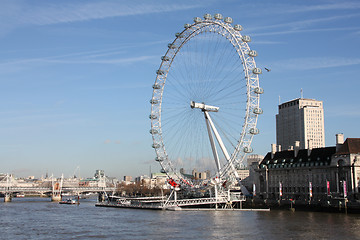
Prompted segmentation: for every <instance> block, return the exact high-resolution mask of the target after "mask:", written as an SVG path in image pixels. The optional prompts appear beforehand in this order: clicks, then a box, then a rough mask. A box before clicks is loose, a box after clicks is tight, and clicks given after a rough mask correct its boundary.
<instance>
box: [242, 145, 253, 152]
mask: <svg viewBox="0 0 360 240" xmlns="http://www.w3.org/2000/svg"><path fill="white" fill-rule="evenodd" d="M244 152H245V153H252V152H253V149H252V148H251V147H249V146H247V147H244Z"/></svg>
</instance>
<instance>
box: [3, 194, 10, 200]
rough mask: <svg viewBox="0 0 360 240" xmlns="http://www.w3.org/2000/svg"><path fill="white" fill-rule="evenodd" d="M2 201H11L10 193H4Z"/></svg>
mask: <svg viewBox="0 0 360 240" xmlns="http://www.w3.org/2000/svg"><path fill="white" fill-rule="evenodd" d="M4 202H11V194H10V193H5V196H4Z"/></svg>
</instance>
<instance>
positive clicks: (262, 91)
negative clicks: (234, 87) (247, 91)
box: [254, 87, 264, 94]
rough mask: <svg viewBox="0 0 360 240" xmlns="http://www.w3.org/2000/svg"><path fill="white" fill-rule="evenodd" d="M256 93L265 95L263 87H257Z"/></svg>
mask: <svg viewBox="0 0 360 240" xmlns="http://www.w3.org/2000/svg"><path fill="white" fill-rule="evenodd" d="M254 93H256V94H263V93H264V89H262V88H261V87H256V88H254Z"/></svg>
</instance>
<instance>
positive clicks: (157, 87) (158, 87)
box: [152, 84, 161, 89]
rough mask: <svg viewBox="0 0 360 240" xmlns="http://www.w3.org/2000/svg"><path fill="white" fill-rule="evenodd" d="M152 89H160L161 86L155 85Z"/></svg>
mask: <svg viewBox="0 0 360 240" xmlns="http://www.w3.org/2000/svg"><path fill="white" fill-rule="evenodd" d="M152 88H153V89H160V88H161V86H160V85H159V84H154V85H153V86H152Z"/></svg>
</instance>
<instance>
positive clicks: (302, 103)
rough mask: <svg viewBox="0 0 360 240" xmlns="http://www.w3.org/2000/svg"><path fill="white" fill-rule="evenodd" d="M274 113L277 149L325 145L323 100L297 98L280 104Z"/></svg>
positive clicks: (320, 146)
mask: <svg viewBox="0 0 360 240" xmlns="http://www.w3.org/2000/svg"><path fill="white" fill-rule="evenodd" d="M278 107H279V113H278V114H277V115H276V143H277V145H278V151H279V150H281V149H283V150H291V149H293V148H295V146H294V145H295V142H299V147H300V149H308V148H323V147H325V131H324V109H323V102H322V101H317V100H314V99H305V98H298V99H295V100H292V101H289V102H285V103H282V104H280V105H279V106H278Z"/></svg>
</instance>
